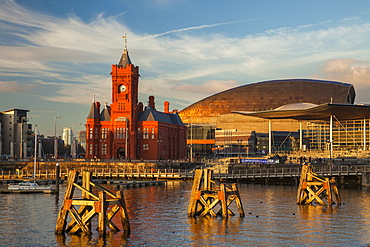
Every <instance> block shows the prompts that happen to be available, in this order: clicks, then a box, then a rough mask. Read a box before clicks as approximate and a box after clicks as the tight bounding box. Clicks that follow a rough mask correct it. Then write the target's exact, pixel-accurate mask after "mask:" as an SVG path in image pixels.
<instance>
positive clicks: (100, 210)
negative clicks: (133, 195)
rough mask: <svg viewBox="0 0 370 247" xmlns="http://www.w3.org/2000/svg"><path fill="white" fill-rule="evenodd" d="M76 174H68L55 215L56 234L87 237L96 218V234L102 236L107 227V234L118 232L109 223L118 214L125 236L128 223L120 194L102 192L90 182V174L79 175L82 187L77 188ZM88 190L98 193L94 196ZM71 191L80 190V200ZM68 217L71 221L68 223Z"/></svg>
mask: <svg viewBox="0 0 370 247" xmlns="http://www.w3.org/2000/svg"><path fill="white" fill-rule="evenodd" d="M78 174H79V173H78V172H76V171H70V172H69V173H68V181H67V187H66V190H65V194H64V202H63V206H62V208H61V209H60V211H59V215H58V220H57V224H56V227H55V233H56V234H63V233H65V232H66V233H68V234H81V233H83V234H87V235H91V234H92V233H91V221H92V219H93V218H94V217H95V216H98V232H99V233H100V234H101V235H105V234H106V230H107V227H108V228H109V229H110V230H111V231H114V232H116V231H119V230H120V229H119V228H118V226H117V225H116V222H115V221H113V217H114V216H115V215H116V214H118V215H119V217H120V221H121V225H122V229H123V230H124V231H125V232H127V233H129V232H130V222H129V219H128V214H127V210H126V204H125V200H124V196H123V192H122V191H117V192H116V193H112V192H110V191H108V190H106V189H105V188H103V187H101V186H99V185H97V184H94V183H93V182H91V173H90V172H87V171H84V172H83V174H82V185H81V186H80V185H78V184H77V179H78ZM92 187H95V188H96V189H97V190H100V192H98V194H97V195H95V194H93V193H92ZM75 189H80V190H81V197H80V198H77V197H74V196H73V193H74V191H75ZM68 215H69V216H70V218H71V221H70V222H69V223H68V222H67V220H68Z"/></svg>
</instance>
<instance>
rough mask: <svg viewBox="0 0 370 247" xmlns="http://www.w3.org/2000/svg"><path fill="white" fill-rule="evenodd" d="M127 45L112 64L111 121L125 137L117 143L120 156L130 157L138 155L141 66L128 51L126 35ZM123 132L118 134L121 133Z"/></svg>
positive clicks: (116, 130) (114, 130) (115, 128)
mask: <svg viewBox="0 0 370 247" xmlns="http://www.w3.org/2000/svg"><path fill="white" fill-rule="evenodd" d="M123 38H124V39H125V46H124V50H123V52H122V56H121V59H120V60H119V62H118V64H113V65H112V72H111V76H112V104H111V122H112V124H113V132H115V133H116V135H118V136H121V137H123V138H122V143H115V146H116V147H113V148H115V149H116V150H118V151H117V153H118V155H119V156H125V157H130V158H135V157H136V152H135V146H136V138H135V129H136V121H137V118H138V115H137V114H138V112H137V104H138V91H139V90H138V87H139V77H140V75H139V67H138V66H134V65H133V64H132V62H131V59H130V57H129V55H128V51H127V42H126V37H125V36H124V37H123ZM123 129H124V130H125V131H123V133H122V134H117V133H121V132H122V130H123ZM119 150H120V151H119Z"/></svg>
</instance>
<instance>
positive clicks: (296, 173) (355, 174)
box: [0, 162, 370, 187]
mask: <svg viewBox="0 0 370 247" xmlns="http://www.w3.org/2000/svg"><path fill="white" fill-rule="evenodd" d="M58 163H59V164H60V177H61V178H62V179H63V178H66V177H67V174H68V172H69V170H76V171H79V172H82V171H83V170H86V171H90V172H91V173H92V177H93V178H95V179H104V180H122V179H142V180H145V179H150V180H152V179H155V180H160V179H167V180H168V179H185V180H186V179H192V178H193V175H194V170H195V169H196V168H205V167H207V168H210V169H213V173H214V174H213V178H214V179H218V180H239V181H245V182H256V183H269V182H272V183H282V184H284V183H297V182H298V178H299V177H300V174H301V165H299V164H238V163H233V164H230V163H225V162H214V163H178V162H176V163H171V162H166V163H156V162H136V163H133V162H130V163H129V162H58ZM13 167H14V168H13V169H8V170H4V169H2V170H1V171H0V179H3V180H21V179H25V178H32V176H33V172H34V170H33V162H29V163H25V164H20V163H18V164H14V165H13ZM15 167H18V168H15ZM22 167H23V168H22ZM55 167H56V163H55V162H37V167H36V178H37V179H50V180H53V179H55V174H56V169H55ZM313 171H314V172H315V173H317V174H318V175H320V176H324V177H337V181H338V183H340V184H357V185H362V186H367V187H368V186H370V165H368V164H361V163H348V164H338V165H336V164H333V165H327V164H321V165H317V164H316V165H313Z"/></svg>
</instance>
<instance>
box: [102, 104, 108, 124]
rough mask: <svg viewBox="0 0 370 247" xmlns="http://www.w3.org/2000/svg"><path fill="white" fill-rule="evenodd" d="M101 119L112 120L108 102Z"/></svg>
mask: <svg viewBox="0 0 370 247" xmlns="http://www.w3.org/2000/svg"><path fill="white" fill-rule="evenodd" d="M100 121H110V106H108V104H107V103H106V104H105V106H104V109H103V110H102V111H101V113H100Z"/></svg>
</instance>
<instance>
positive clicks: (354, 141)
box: [333, 115, 359, 146]
mask: <svg viewBox="0 0 370 247" xmlns="http://www.w3.org/2000/svg"><path fill="white" fill-rule="evenodd" d="M333 117H334V118H335V119H336V120H337V121H338V123H339V125H340V126H341V127H342V128H343V130H344V131H345V132H346V134H347V135H348V136H349V137H350V138H351V139H352V141H353V143H354V144H355V146H359V145H358V144H357V142H356V139H355V138H354V137H353V136H352V135H351V134H350V133H349V132H348V131H347V129H345V128H344V126H343V125H342V123H341V122H340V121H339V119H338V118H337V117H336V116H335V115H333Z"/></svg>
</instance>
